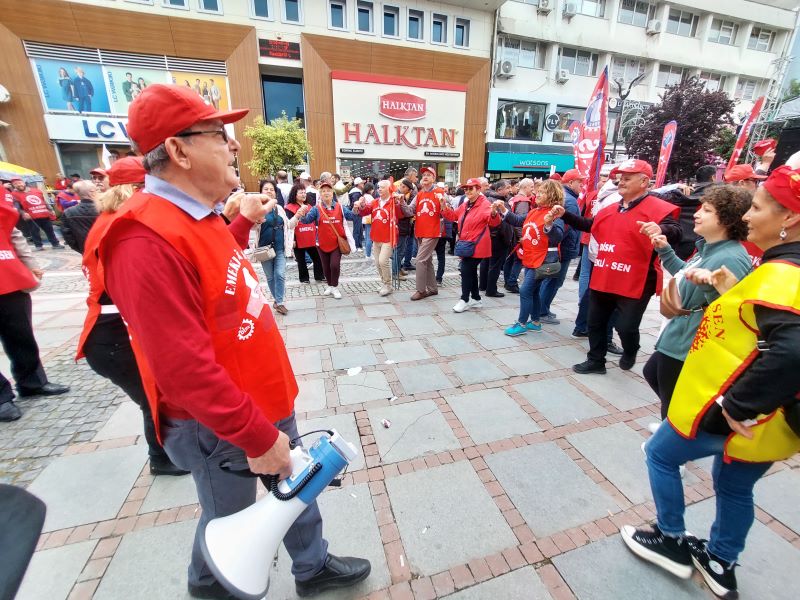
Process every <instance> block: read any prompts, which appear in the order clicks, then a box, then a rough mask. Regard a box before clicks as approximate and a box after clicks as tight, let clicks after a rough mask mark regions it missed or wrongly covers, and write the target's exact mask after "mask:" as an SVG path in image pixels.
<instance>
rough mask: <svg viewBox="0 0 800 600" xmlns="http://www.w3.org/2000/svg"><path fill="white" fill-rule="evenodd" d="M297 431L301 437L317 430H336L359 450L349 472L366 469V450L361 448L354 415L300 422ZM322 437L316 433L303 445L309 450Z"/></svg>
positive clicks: (333, 416) (330, 416)
mask: <svg viewBox="0 0 800 600" xmlns="http://www.w3.org/2000/svg"><path fill="white" fill-rule="evenodd" d="M297 429H298V431H299V432H300V434H301V435H302V434H304V433H307V432H309V431H315V430H317V429H335V430H336V431H338V432H339V434H340V435H341V436H342V437H343V438H344V439H345V440H347V441H348V442H350V443H351V444H353V445H354V446H355V447H356V450H358V456H357V457H356V458H355V460H353V462H351V463H350V466H349V468H348V471H358V470H359V469H363V468H364V450H363V449H362V448H361V438H360V437H359V435H358V428H357V427H356V418H355V415H353V414H352V413H349V414H341V415H329V416H326V417H319V418H317V419H308V420H303V421H298V422H297ZM320 436H322V434H321V433H316V434H312V435H309V436H307V437H304V438H303V445H304V446H305V447H307V448H308V447H309V446H311V445H312V444H313V443H314V442H315V441H316V440H318V439H319V438H320Z"/></svg>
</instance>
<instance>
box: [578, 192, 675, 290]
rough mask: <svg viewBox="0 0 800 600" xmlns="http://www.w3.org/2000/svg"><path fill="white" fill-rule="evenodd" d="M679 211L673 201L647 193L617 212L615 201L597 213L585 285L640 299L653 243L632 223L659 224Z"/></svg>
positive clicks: (659, 286) (659, 279) (659, 277)
mask: <svg viewBox="0 0 800 600" xmlns="http://www.w3.org/2000/svg"><path fill="white" fill-rule="evenodd" d="M679 211H680V208H679V207H677V206H675V205H674V204H670V203H669V202H664V201H663V200H661V199H659V198H656V197H655V196H647V197H645V198H644V200H642V201H641V202H639V203H638V204H637V205H636V206H634V207H633V208H632V209H631V210H628V211H625V212H619V204H616V203H615V204H612V205H610V206H606V207H605V208H604V209H603V210H601V211H600V212H599V213H597V216H596V217H595V219H594V224H593V225H592V235H593V236H594V237H595V239H596V240H597V244H598V250H597V259H596V260H595V263H594V268H593V269H592V278H591V280H590V282H589V287H590V288H591V289H593V290H596V291H598V292H606V293H609V294H616V295H618V296H624V297H626V298H641V297H642V293H643V292H644V284H645V282H646V281H647V272H648V270H649V269H650V261H651V260H652V258H653V244H652V243H651V242H650V238H649V237H648V236H646V235H644V234H642V233H639V227H640V226H639V225H637V224H636V222H637V221H644V222H648V221H653V222H654V223H660V222H661V221H662V220H663V219H664V217H667V216H669V215H673V216H674V217H676V218H677V215H678V213H679ZM656 274H657V276H658V283H657V285H656V290H657V292H660V291H661V270H660V269H656Z"/></svg>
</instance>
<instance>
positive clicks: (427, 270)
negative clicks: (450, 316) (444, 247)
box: [416, 238, 439, 294]
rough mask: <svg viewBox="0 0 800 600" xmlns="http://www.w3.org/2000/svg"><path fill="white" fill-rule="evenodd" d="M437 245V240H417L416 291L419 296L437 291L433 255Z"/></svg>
mask: <svg viewBox="0 0 800 600" xmlns="http://www.w3.org/2000/svg"><path fill="white" fill-rule="evenodd" d="M438 243H439V238H417V264H416V267H417V291H418V292H419V293H420V294H424V293H425V292H435V291H436V290H437V286H436V271H435V270H434V268H433V253H434V252H435V251H436V245H437V244H438Z"/></svg>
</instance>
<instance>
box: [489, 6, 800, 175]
mask: <svg viewBox="0 0 800 600" xmlns="http://www.w3.org/2000/svg"><path fill="white" fill-rule="evenodd" d="M795 4H796V3H795V2H792V1H785V0H779V1H774V2H769V1H750V0H697V1H695V2H691V3H690V2H662V1H656V0H649V1H648V0H524V1H516V0H512V1H509V2H506V3H505V4H504V5H503V6H502V7H501V9H500V11H499V19H498V28H497V30H498V33H497V43H496V49H495V55H494V57H493V59H494V60H493V62H494V65H495V67H494V71H493V78H492V90H491V93H490V97H489V110H488V116H487V121H488V124H489V125H488V129H487V160H486V167H487V171H488V172H490V173H492V174H494V175H499V174H503V173H509V174H510V173H514V174H520V173H529V174H536V173H541V172H543V171H549V170H550V169H551V168H555V169H556V170H558V171H563V170H565V169H567V168H571V166H572V165H573V159H572V143H571V139H570V136H569V132H568V131H567V128H568V126H569V123H570V122H571V121H573V120H582V119H583V116H584V112H585V109H586V104H587V101H588V99H589V96H590V95H591V93H592V90H593V89H594V86H595V84H596V81H597V77H598V76H599V75H600V73H601V72H602V70H603V68H604V67H606V66H608V68H609V91H610V96H611V100H610V102H609V109H610V110H609V127H608V143H607V145H606V148H607V151H613V149H614V140H615V139H616V140H617V149H618V151H620V152H624V143H625V139H626V137H627V133H628V132H629V131H630V130H631V129H632V128H633V127H635V126H636V125H637V124H638V123H639V122H641V115H642V113H643V111H644V110H645V109H646V108H647V107H648V106H650V105H652V104H653V103H655V102H657V101H658V98H659V95H661V94H662V93H663V92H664V88H665V86H667V85H670V84H674V83H677V82H679V81H681V80H683V79H685V78H687V77H689V76H696V77H699V78H700V79H701V80H702V81H703V82H704V83H705V86H706V88H707V89H709V90H720V89H721V90H724V91H725V92H727V93H728V94H729V95H730V96H731V97H733V98H735V99H736V100H737V107H736V112H737V113H738V114H744V113H746V112H748V111H749V110H750V108H751V107H752V105H753V102H754V100H755V99H756V98H758V96H760V95H762V94H763V93H765V92H766V90H767V86H768V84H769V81H770V78H771V77H772V76H773V74H774V65H773V61H774V60H775V59H777V58H778V57H780V56H782V55H783V54H784V53H788V46H789V45H790V44H791V41H792V32H793V30H794V28H795V23H796V13H795V12H794V10H792V8H793V7H794V5H795ZM640 75H642V76H643V77H642V78H641V79H640V80H639V81H638V82H637V84H636V85H634V86H633V87H632V88H631V89H630V94H629V95H628V96H627V99H625V101H624V102H623V101H621V100H620V90H619V89H618V86H617V85H616V84H615V81H620V82H621V83H622V93H623V94H625V93H626V92H627V91H628V88H629V86H630V83H631V82H632V81H633V80H634V79H635V78H637V77H638V76H640Z"/></svg>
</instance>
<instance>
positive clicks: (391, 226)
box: [370, 198, 402, 246]
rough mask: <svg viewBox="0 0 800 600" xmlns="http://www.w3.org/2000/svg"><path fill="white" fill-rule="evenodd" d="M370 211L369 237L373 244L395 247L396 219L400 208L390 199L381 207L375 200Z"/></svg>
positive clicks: (378, 201)
mask: <svg viewBox="0 0 800 600" xmlns="http://www.w3.org/2000/svg"><path fill="white" fill-rule="evenodd" d="M370 208H371V209H372V213H370V214H371V215H372V227H371V228H370V237H371V238H372V241H373V242H380V243H382V244H391V245H392V246H396V245H397V219H398V215H399V214H402V213H400V206H399V205H398V203H397V201H396V200H392V199H390V200H389V201H388V202H387V203H386V204H384V205H383V207H381V202H380V200H378V199H377V198H376V199H375V201H374V202H373V203H372V205H371V206H370Z"/></svg>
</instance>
